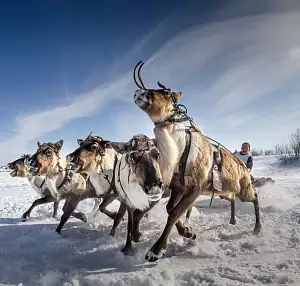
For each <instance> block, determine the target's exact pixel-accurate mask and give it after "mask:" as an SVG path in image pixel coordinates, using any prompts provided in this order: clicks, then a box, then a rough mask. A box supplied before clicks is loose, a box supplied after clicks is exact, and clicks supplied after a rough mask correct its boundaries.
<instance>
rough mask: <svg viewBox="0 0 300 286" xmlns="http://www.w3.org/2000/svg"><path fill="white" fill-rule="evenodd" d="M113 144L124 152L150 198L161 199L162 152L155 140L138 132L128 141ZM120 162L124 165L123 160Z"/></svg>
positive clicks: (139, 182)
mask: <svg viewBox="0 0 300 286" xmlns="http://www.w3.org/2000/svg"><path fill="white" fill-rule="evenodd" d="M111 145H112V147H113V148H114V149H116V151H118V152H119V153H124V155H123V156H125V161H126V164H127V165H128V167H129V169H130V172H132V173H133V174H134V176H133V178H134V180H135V181H136V182H137V183H138V184H139V185H140V186H141V187H142V189H143V190H144V192H145V193H146V194H147V195H148V197H149V200H152V201H156V200H159V199H160V198H161V196H162V193H163V191H162V177H161V173H160V168H159V162H158V159H159V155H160V153H159V151H158V149H157V148H156V147H155V143H154V141H153V140H151V139H150V138H148V137H147V136H146V135H143V134H138V135H135V136H133V137H132V138H131V139H130V140H129V141H128V142H126V143H123V142H111ZM120 164H121V165H122V166H123V163H122V161H121V163H120ZM121 165H120V168H122V166H121Z"/></svg>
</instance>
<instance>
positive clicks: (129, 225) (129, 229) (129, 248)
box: [122, 208, 133, 255]
mask: <svg viewBox="0 0 300 286" xmlns="http://www.w3.org/2000/svg"><path fill="white" fill-rule="evenodd" d="M127 214H128V222H127V239H126V244H125V246H124V248H123V249H122V252H123V254H124V255H133V248H132V242H131V233H132V227H133V210H132V209H130V208H127Z"/></svg>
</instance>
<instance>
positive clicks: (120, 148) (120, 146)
mask: <svg viewBox="0 0 300 286" xmlns="http://www.w3.org/2000/svg"><path fill="white" fill-rule="evenodd" d="M111 146H112V148H114V149H115V150H116V151H117V152H119V153H122V154H123V153H126V152H127V150H128V144H127V143H125V142H111Z"/></svg>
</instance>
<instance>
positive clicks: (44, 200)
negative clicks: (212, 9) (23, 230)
mask: <svg viewBox="0 0 300 286" xmlns="http://www.w3.org/2000/svg"><path fill="white" fill-rule="evenodd" d="M54 201H55V198H54V197H52V196H45V197H42V198H40V199H36V200H35V201H34V202H33V203H32V205H31V206H30V208H29V209H28V210H27V211H26V212H25V213H24V214H23V215H22V217H21V219H22V222H24V221H26V220H27V219H28V218H29V217H30V214H31V212H32V210H33V209H34V208H35V207H36V206H39V205H43V204H48V203H51V202H54Z"/></svg>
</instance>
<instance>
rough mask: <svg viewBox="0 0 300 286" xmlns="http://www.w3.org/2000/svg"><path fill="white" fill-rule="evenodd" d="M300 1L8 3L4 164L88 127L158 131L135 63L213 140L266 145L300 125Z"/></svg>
mask: <svg viewBox="0 0 300 286" xmlns="http://www.w3.org/2000/svg"><path fill="white" fill-rule="evenodd" d="M299 9H300V3H298V1H296V0H294V1H288V0H282V1H279V0H274V1H268V0H267V1H253V0H252V1H248V0H245V1H212V0H209V1H197V0H194V1H187V0H186V1H179V0H173V1H169V0H168V1H158V0H152V1H112V0H111V1H92V0H90V1H1V3H0V37H1V45H0V51H1V52H0V63H1V65H0V97H1V103H2V104H1V105H0V112H1V116H2V122H1V127H0V139H1V142H0V153H1V159H0V163H6V162H7V161H9V160H12V159H14V158H15V157H16V156H19V155H20V154H22V153H24V152H29V153H30V152H34V151H35V149H36V141H38V140H39V141H42V142H43V141H58V140H60V139H64V141H65V145H64V152H65V153H68V152H69V151H72V149H73V148H76V144H77V143H76V139H77V138H84V137H85V136H87V135H88V133H89V132H90V131H93V133H94V134H98V135H101V136H103V137H105V138H107V139H111V140H124V141H125V140H126V141H127V140H128V139H129V138H130V137H131V136H132V135H134V134H136V133H145V134H147V135H150V136H153V133H152V129H153V124H152V123H151V121H150V119H149V118H148V117H147V116H146V114H144V113H143V112H142V111H141V110H139V109H138V107H137V106H135V104H134V103H133V93H134V91H135V89H136V86H135V85H134V83H133V80H132V71H133V67H134V65H135V64H136V63H137V62H138V61H139V60H143V61H145V62H146V64H145V66H144V69H143V70H142V74H143V78H144V81H145V84H146V85H147V86H149V87H155V86H156V81H157V80H160V81H162V82H163V83H165V84H166V85H168V86H170V87H172V89H174V90H179V91H182V92H183V95H182V99H181V101H182V103H183V104H185V105H186V106H187V107H188V110H189V114H190V115H191V116H192V117H193V118H194V121H195V122H196V124H197V125H198V126H199V127H200V128H201V129H202V130H203V131H204V133H206V134H207V135H208V136H210V137H213V138H216V139H217V140H220V141H221V143H223V144H224V145H226V146H228V147H229V148H231V149H235V148H239V147H240V144H241V143H242V142H243V141H250V142H251V143H252V146H253V147H257V148H260V147H262V148H268V147H273V146H274V145H275V144H276V143H282V142H284V141H286V140H287V136H288V135H289V133H290V132H292V131H294V129H295V128H296V127H300V126H299V125H300V124H299V122H300V120H299V119H300V113H299V112H298V110H299V107H300V97H299V91H300V83H299V75H300V33H299V26H300V10H299Z"/></svg>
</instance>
